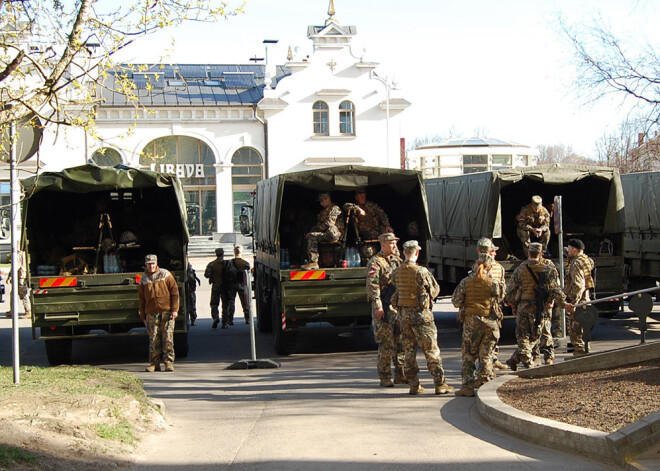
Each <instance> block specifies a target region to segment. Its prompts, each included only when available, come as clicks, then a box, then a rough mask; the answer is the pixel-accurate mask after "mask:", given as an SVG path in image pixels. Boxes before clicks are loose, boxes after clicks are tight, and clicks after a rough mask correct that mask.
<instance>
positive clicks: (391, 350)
mask: <svg viewBox="0 0 660 471" xmlns="http://www.w3.org/2000/svg"><path fill="white" fill-rule="evenodd" d="M378 240H379V241H380V252H378V253H377V254H376V255H374V256H373V257H371V260H369V263H368V264H367V297H368V298H369V301H371V321H372V326H373V329H374V338H375V340H376V343H377V344H378V364H377V369H378V377H379V378H380V385H381V386H383V387H391V386H394V384H405V383H406V378H405V375H404V374H403V361H404V356H403V346H402V344H401V318H400V317H399V316H398V314H397V312H396V311H395V310H393V309H391V307H390V305H389V304H390V301H391V298H392V295H393V294H394V286H393V285H392V273H394V270H395V269H396V268H398V267H399V265H401V257H399V256H398V255H397V252H398V250H397V246H396V242H397V240H399V239H398V237H396V236H395V235H394V234H393V233H391V232H387V233H385V234H381V235H380V236H379V237H378ZM392 364H394V382H392V369H391V367H392Z"/></svg>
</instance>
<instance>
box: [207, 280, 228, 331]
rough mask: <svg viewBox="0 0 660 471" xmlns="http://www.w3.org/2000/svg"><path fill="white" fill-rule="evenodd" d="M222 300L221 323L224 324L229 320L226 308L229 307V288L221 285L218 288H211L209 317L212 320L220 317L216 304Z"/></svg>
mask: <svg viewBox="0 0 660 471" xmlns="http://www.w3.org/2000/svg"><path fill="white" fill-rule="evenodd" d="M220 301H222V325H226V324H227V321H228V320H229V316H228V312H229V311H228V309H229V290H228V289H225V288H223V287H220V288H214V287H212V288H211V317H212V318H213V320H214V321H215V320H219V319H220V312H219V310H218V306H219V305H220Z"/></svg>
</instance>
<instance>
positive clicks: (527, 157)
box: [407, 137, 539, 178]
mask: <svg viewBox="0 0 660 471" xmlns="http://www.w3.org/2000/svg"><path fill="white" fill-rule="evenodd" d="M538 157H539V150H538V149H537V148H534V147H530V146H526V145H523V144H517V143H514V142H508V141H502V140H499V139H490V138H479V137H473V138H470V139H449V140H446V141H443V142H440V143H438V144H432V145H427V146H422V147H418V148H417V149H415V150H412V151H410V152H408V155H407V164H408V168H411V169H414V170H420V171H421V172H422V175H423V176H424V178H436V177H451V176H455V175H463V174H466V173H474V172H485V171H491V170H503V169H507V168H515V167H529V166H533V165H536V164H537V163H538Z"/></svg>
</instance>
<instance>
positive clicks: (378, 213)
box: [344, 201, 390, 234]
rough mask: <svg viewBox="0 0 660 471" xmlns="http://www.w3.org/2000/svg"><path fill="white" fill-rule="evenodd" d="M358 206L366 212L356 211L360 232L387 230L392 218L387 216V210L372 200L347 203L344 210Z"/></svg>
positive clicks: (355, 208)
mask: <svg viewBox="0 0 660 471" xmlns="http://www.w3.org/2000/svg"><path fill="white" fill-rule="evenodd" d="M358 208H360V209H363V210H364V212H365V213H366V214H365V215H364V216H361V215H360V214H358V213H355V217H356V220H357V227H358V232H359V233H360V234H364V233H368V232H370V231H375V232H378V234H382V233H383V232H385V228H386V227H387V226H389V225H390V220H389V218H388V217H387V214H385V211H383V208H381V207H380V206H378V205H377V204H376V203H374V202H372V201H367V202H366V203H365V204H364V205H358V204H356V203H346V204H345V205H344V211H346V212H348V211H350V210H357V209H358Z"/></svg>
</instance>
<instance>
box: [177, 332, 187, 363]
mask: <svg viewBox="0 0 660 471" xmlns="http://www.w3.org/2000/svg"><path fill="white" fill-rule="evenodd" d="M174 354H175V355H176V356H177V357H179V358H185V357H187V356H188V332H177V333H175V334H174Z"/></svg>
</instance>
